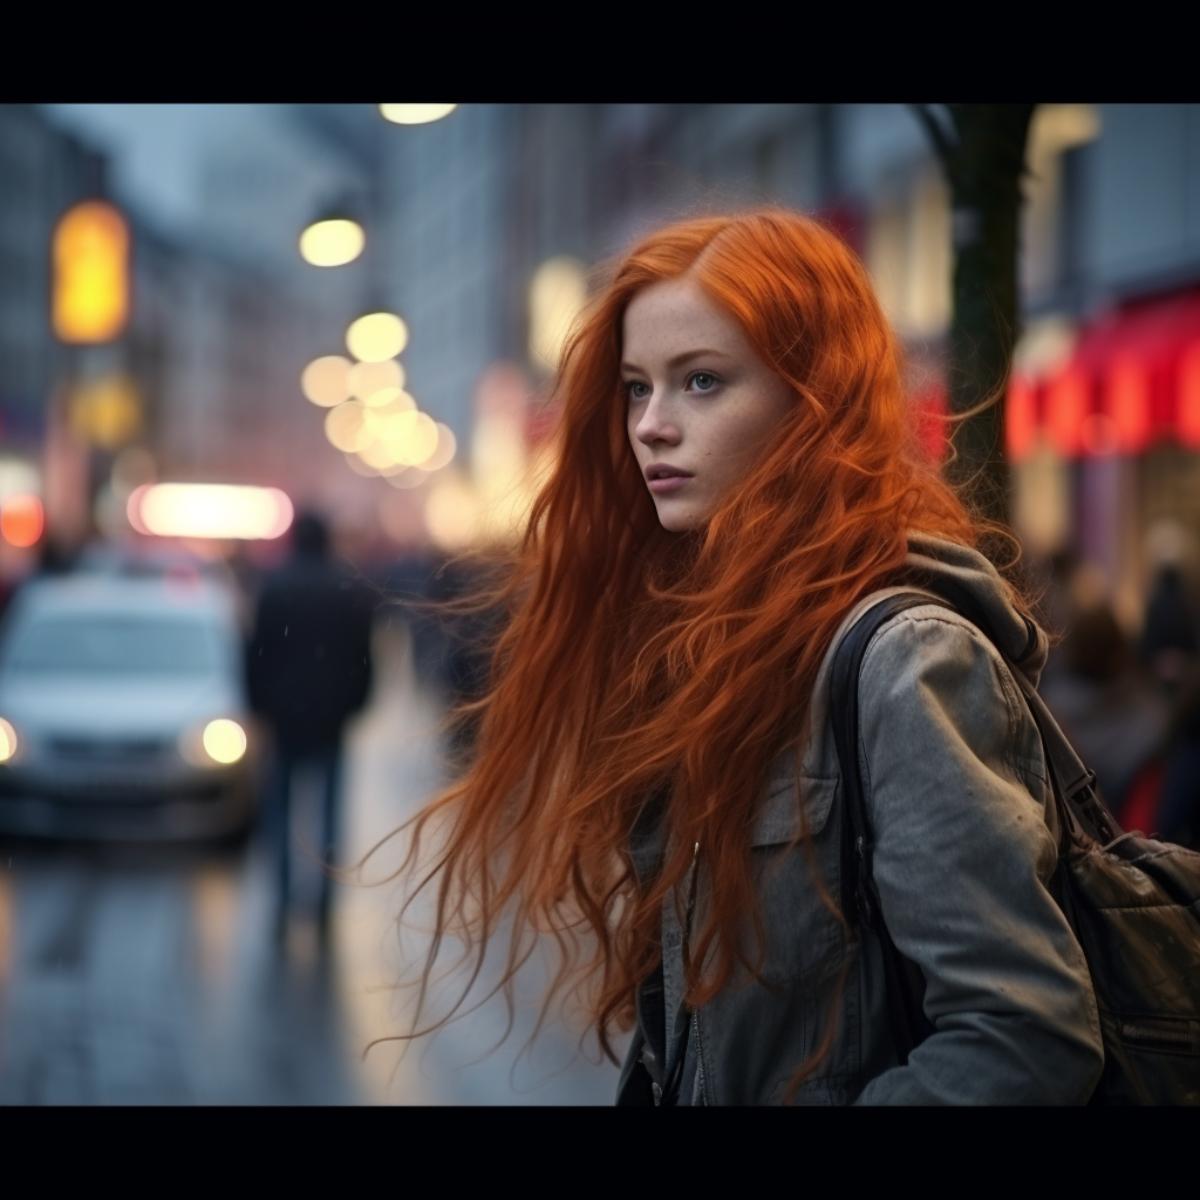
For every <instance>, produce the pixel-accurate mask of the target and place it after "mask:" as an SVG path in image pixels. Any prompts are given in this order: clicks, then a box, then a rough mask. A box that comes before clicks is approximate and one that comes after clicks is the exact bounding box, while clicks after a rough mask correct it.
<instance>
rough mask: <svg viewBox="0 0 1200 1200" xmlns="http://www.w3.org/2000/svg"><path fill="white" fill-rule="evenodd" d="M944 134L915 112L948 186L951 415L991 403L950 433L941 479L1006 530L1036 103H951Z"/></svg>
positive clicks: (928, 114)
mask: <svg viewBox="0 0 1200 1200" xmlns="http://www.w3.org/2000/svg"><path fill="white" fill-rule="evenodd" d="M944 107H945V109H946V112H947V113H948V115H949V118H950V126H951V128H950V129H947V128H946V127H945V126H944V125H943V124H941V123H939V122H938V121H937V119H936V118H935V116H934V114H933V113H932V111H931V109H930V106H928V105H916V106H914V108H915V111H916V113H917V115H918V117H919V118H920V119H921V121H922V122H923V123H924V125H925V127H926V129H927V131H928V132H929V135H930V138H931V139H932V141H933V144H934V147H935V148H936V150H937V152H938V156H939V158H940V160H941V163H942V167H943V169H944V170H945V172H946V177H947V180H948V181H949V184H950V193H951V204H952V210H953V229H954V292H953V294H954V302H953V304H954V307H953V316H952V319H951V324H950V346H949V363H948V368H947V383H948V392H949V406H950V411H951V412H952V413H963V412H967V411H968V410H971V409H973V408H976V407H977V406H979V405H980V403H981V402H982V401H984V400H985V399H987V398H989V397H995V398H996V402H995V403H993V404H992V405H990V406H989V407H987V408H985V409H984V410H983V411H982V412H978V413H975V414H973V415H972V416H970V417H968V418H967V419H966V420H964V421H962V422H961V423H960V424H958V425H956V426H955V427H954V428H953V432H952V445H953V453H952V455H951V462H950V463H948V465H947V475H948V477H949V479H950V481H951V482H952V483H954V484H955V485H956V486H957V487H958V488H959V489H960V491H961V494H962V495H963V498H964V499H965V500H966V501H967V503H968V504H970V506H971V507H972V509H973V510H974V511H975V512H976V513H978V514H979V515H980V516H983V517H987V518H989V519H991V520H994V521H1001V522H1004V523H1005V524H1007V523H1008V515H1009V503H1008V500H1009V489H1008V464H1007V462H1006V460H1005V457H1004V392H1005V390H1006V388H1007V384H1008V376H1009V371H1010V369H1011V366H1012V352H1013V347H1014V345H1015V344H1016V340H1017V337H1018V336H1019V333H1020V325H1019V315H1018V311H1017V250H1018V239H1019V232H1020V224H1019V223H1020V215H1021V202H1022V200H1023V196H1022V194H1021V181H1022V179H1023V177H1024V174H1025V149H1026V141H1027V137H1028V133H1029V125H1030V122H1031V120H1032V118H1033V113H1034V110H1035V109H1036V108H1037V105H1036V104H948V105H945V106H944Z"/></svg>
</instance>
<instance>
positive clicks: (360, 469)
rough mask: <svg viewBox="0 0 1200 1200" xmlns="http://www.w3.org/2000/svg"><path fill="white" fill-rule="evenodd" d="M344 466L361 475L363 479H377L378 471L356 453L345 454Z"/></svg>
mask: <svg viewBox="0 0 1200 1200" xmlns="http://www.w3.org/2000/svg"><path fill="white" fill-rule="evenodd" d="M345 458H346V466H348V467H349V468H350V470H352V471H353V472H354V473H355V475H361V476H362V477H363V478H364V479H377V478H378V477H379V472H378V471H376V470H375V468H374V467H369V466H367V464H366V463H365V462H363V460H362V459H361V458H359V457H358V455H357V454H347V455H346V456H345Z"/></svg>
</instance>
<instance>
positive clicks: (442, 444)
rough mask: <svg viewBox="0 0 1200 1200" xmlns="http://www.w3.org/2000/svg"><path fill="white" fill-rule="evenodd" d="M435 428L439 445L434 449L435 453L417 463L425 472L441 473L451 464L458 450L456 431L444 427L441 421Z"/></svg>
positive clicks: (447, 426) (446, 426)
mask: <svg viewBox="0 0 1200 1200" xmlns="http://www.w3.org/2000/svg"><path fill="white" fill-rule="evenodd" d="M435 428H436V429H437V445H436V446H435V447H434V449H433V453H432V454H430V456H429V457H428V458H426V459H424V460H423V461H422V462H419V463H417V466H419V467H420V468H421V470H423V471H440V470H441V469H442V468H443V467H444V466H447V465H448V464H449V463H450V462H451V460H452V459H453V458H454V454H455V451H456V450H457V449H458V442H457V440H456V439H455V437H454V431H453V430H452V429H451V428H450V426H449V425H443V424H442V423H441V421H438V422H437V424H436V426H435Z"/></svg>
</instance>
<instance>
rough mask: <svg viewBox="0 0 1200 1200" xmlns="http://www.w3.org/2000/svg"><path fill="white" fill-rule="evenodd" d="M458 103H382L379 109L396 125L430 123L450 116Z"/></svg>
mask: <svg viewBox="0 0 1200 1200" xmlns="http://www.w3.org/2000/svg"><path fill="white" fill-rule="evenodd" d="M457 107H458V105H457V104H381V105H380V106H379V111H380V112H381V113H382V114H383V116H384V118H385V120H388V121H391V122H392V123H393V124H394V125H428V124H429V123H430V122H431V121H440V120H441V119H442V118H443V117H448V116H449V115H450V114H451V113H452V112H453V111H454V110H455V109H456V108H457Z"/></svg>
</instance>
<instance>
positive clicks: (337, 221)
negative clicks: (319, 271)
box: [300, 217, 367, 267]
mask: <svg viewBox="0 0 1200 1200" xmlns="http://www.w3.org/2000/svg"><path fill="white" fill-rule="evenodd" d="M366 242H367V237H366V234H365V233H363V227H362V226H361V225H360V224H359V223H358V222H357V221H351V220H349V219H347V218H343V217H334V218H331V219H329V220H324V221H315V222H314V223H313V224H311V225H310V226H309V227H308V228H307V229H306V230H305V231H304V232H303V233H302V234H301V235H300V256H301V257H302V258H303V259H304V261H305V262H307V263H311V264H312V265H313V266H314V267H343V266H345V265H346V263H350V262H353V261H354V260H355V259H356V258H357V257H358V256H359V255H360V254H361V253H362V251H363V246H365V245H366Z"/></svg>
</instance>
